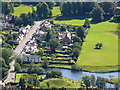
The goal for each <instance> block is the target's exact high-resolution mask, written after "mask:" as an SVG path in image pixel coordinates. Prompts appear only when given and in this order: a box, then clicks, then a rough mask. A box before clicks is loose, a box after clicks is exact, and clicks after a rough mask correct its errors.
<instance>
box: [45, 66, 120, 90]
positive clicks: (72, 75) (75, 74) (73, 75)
mask: <svg viewBox="0 0 120 90" xmlns="http://www.w3.org/2000/svg"><path fill="white" fill-rule="evenodd" d="M51 69H57V70H60V71H61V72H62V73H63V77H67V78H70V79H73V80H76V81H81V79H82V76H84V75H89V76H90V75H91V74H93V75H95V76H96V77H97V76H100V77H103V78H107V79H110V78H120V77H118V74H120V72H108V73H92V72H85V71H83V72H82V73H80V72H79V71H72V70H69V69H61V68H49V69H47V71H50V70H51ZM110 76H112V77H110ZM106 87H107V88H114V84H110V83H106Z"/></svg>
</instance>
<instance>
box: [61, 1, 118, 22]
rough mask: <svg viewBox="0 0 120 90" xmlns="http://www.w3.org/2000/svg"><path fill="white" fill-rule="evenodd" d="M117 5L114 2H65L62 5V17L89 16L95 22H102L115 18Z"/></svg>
mask: <svg viewBox="0 0 120 90" xmlns="http://www.w3.org/2000/svg"><path fill="white" fill-rule="evenodd" d="M115 9H116V5H115V3H113V2H101V3H97V2H64V3H62V4H61V14H62V16H65V17H67V16H79V17H81V16H87V17H92V18H93V19H92V21H93V22H101V21H103V20H105V19H106V18H108V17H109V18H110V17H112V16H114V15H115V14H114V11H115Z"/></svg>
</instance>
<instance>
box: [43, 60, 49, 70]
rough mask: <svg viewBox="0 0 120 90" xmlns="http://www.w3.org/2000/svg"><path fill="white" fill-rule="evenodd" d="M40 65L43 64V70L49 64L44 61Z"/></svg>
mask: <svg viewBox="0 0 120 90" xmlns="http://www.w3.org/2000/svg"><path fill="white" fill-rule="evenodd" d="M42 64H43V67H44V68H47V67H48V65H49V62H48V60H44V61H43V63H42Z"/></svg>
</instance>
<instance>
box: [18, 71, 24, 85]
mask: <svg viewBox="0 0 120 90" xmlns="http://www.w3.org/2000/svg"><path fill="white" fill-rule="evenodd" d="M23 74H25V73H17V74H16V82H17V83H18V82H19V80H20V78H21V77H22V76H23Z"/></svg>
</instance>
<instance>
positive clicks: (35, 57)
mask: <svg viewBox="0 0 120 90" xmlns="http://www.w3.org/2000/svg"><path fill="white" fill-rule="evenodd" d="M21 57H22V60H23V62H37V63H38V62H41V58H40V56H39V55H30V54H22V55H21Z"/></svg>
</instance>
